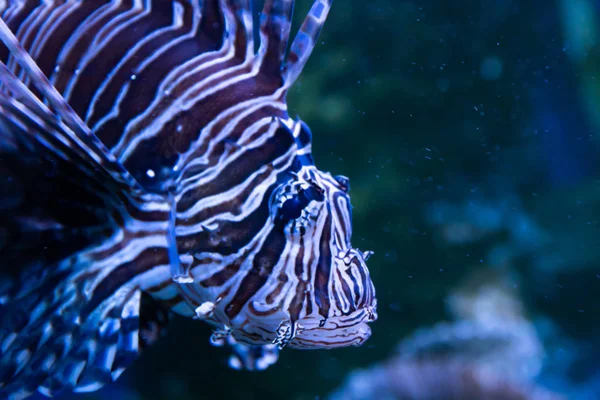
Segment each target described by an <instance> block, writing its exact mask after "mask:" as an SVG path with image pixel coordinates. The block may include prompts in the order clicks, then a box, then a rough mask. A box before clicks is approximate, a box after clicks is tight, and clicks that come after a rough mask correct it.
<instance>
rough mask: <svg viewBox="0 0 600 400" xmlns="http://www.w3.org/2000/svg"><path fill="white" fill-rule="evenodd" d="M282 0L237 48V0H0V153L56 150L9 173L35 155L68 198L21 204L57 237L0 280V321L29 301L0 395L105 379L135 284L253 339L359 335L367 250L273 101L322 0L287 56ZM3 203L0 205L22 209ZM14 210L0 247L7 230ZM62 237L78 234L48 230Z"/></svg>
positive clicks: (240, 36)
mask: <svg viewBox="0 0 600 400" xmlns="http://www.w3.org/2000/svg"><path fill="white" fill-rule="evenodd" d="M293 3H294V2H293V1H292V0H267V1H266V2H265V6H264V9H263V13H262V16H261V19H260V27H259V30H258V32H259V37H260V43H259V46H258V51H255V44H254V27H253V18H252V11H251V7H250V0H220V1H217V0H204V1H190V0H173V1H166V0H130V1H126V0H121V1H117V0H114V1H101V0H87V1H85V0H84V1H75V0H65V1H31V0H9V1H6V2H0V7H1V8H0V15H1V16H2V19H3V21H4V22H5V25H4V24H2V25H3V26H0V32H1V36H2V41H3V42H4V43H5V44H6V46H7V48H6V49H4V48H0V59H2V60H3V61H4V63H5V65H6V67H4V64H3V65H2V67H3V68H2V69H0V78H1V81H2V84H3V88H4V91H2V92H0V107H1V109H2V116H1V118H0V125H1V126H2V127H3V128H4V130H3V133H2V135H3V136H0V139H1V142H0V144H2V147H0V150H1V151H2V152H3V153H6V154H14V155H15V157H18V156H19V155H21V154H23V153H24V152H26V151H29V152H30V153H31V157H35V156H36V155H41V156H47V157H46V159H52V158H56V157H57V155H59V156H60V157H59V158H60V162H58V163H55V162H50V161H49V162H47V163H46V164H44V165H42V166H35V167H29V166H28V167H27V168H28V169H26V170H25V173H26V174H25V175H26V176H28V177H31V176H38V175H37V174H38V172H39V171H40V170H41V169H48V170H50V171H51V172H52V176H53V177H52V179H51V182H52V183H53V184H54V183H55V184H56V186H52V185H49V187H48V189H47V193H44V194H45V195H46V196H48V197H49V198H50V197H53V196H56V197H57V198H60V199H61V202H62V204H66V205H69V206H73V207H75V206H76V205H79V204H81V203H83V204H84V205H85V206H82V207H81V210H79V209H77V212H74V215H73V216H68V215H64V214H65V213H64V212H59V211H58V210H57V205H56V204H54V203H52V204H49V205H48V206H47V207H46V209H43V210H42V211H43V212H42V214H41V216H37V215H36V217H35V218H33V226H34V227H35V228H34V229H35V230H36V231H44V233H45V236H44V237H43V238H44V240H47V238H48V237H50V238H51V239H53V240H54V241H55V242H56V243H57V247H59V245H60V246H62V250H61V251H58V250H57V251H55V252H53V251H50V252H49V254H50V256H48V258H47V259H44V260H43V262H42V263H39V262H38V263H37V264H38V266H36V263H35V261H36V260H34V259H29V258H27V259H26V261H27V262H26V263H25V264H26V265H29V268H30V269H31V270H36V271H37V269H40V270H41V273H40V274H41V276H40V278H39V279H23V278H19V279H17V280H16V282H17V283H15V284H14V285H13V286H12V287H10V288H9V289H7V290H5V292H2V289H1V288H0V300H2V299H4V303H6V305H5V306H2V307H1V308H0V316H2V317H3V318H4V317H5V316H8V317H11V316H16V315H18V314H19V315H20V314H23V312H29V311H31V309H32V308H34V309H35V310H37V312H36V313H34V314H33V315H32V316H31V317H30V318H21V319H19V320H18V321H16V322H15V323H11V324H10V325H5V326H3V327H2V331H0V342H2V343H0V345H1V346H2V350H3V356H2V357H3V358H2V361H1V362H0V393H3V394H8V393H11V395H12V396H14V398H19V396H21V394H23V395H25V394H28V393H30V392H31V391H34V390H36V389H37V390H39V391H41V392H43V393H47V394H56V393H58V392H60V391H61V390H63V389H65V388H71V389H74V390H77V391H90V390H94V389H96V388H97V387H99V386H101V385H102V384H103V383H105V382H109V381H111V380H114V379H116V378H117V377H118V375H119V374H120V373H121V372H122V371H123V370H124V368H125V367H126V366H127V364H128V363H129V362H130V361H131V360H132V359H133V357H134V356H135V355H136V354H137V353H138V352H139V350H140V347H141V345H140V343H139V335H140V317H139V314H140V312H142V311H143V310H142V311H140V299H141V296H144V295H143V294H142V293H149V294H150V295H151V296H152V297H153V298H154V299H155V300H158V301H160V302H161V304H163V305H166V306H168V307H169V308H171V309H173V310H174V311H176V312H178V313H180V314H183V315H188V316H197V317H201V318H203V319H205V320H206V321H207V322H209V323H211V324H213V325H214V326H215V327H217V328H218V329H219V332H221V333H225V334H230V335H232V336H233V337H234V338H235V340H237V341H240V342H243V343H249V344H253V345H264V344H269V343H272V342H275V343H276V344H278V345H280V346H284V345H286V344H287V345H289V346H291V347H296V348H321V347H339V346H346V345H349V344H360V343H362V342H363V341H364V340H366V339H367V338H368V337H369V335H370V330H369V328H368V327H367V326H366V324H365V322H368V321H372V320H374V319H375V318H376V313H375V308H376V300H375V291H374V288H373V285H372V282H371V280H370V278H369V273H368V270H367V268H366V266H365V260H366V258H367V257H368V255H369V253H363V252H361V251H360V250H358V249H353V248H352V247H351V245H350V238H351V206H350V201H349V197H348V195H347V190H348V182H347V180H346V179H345V178H343V177H335V178H334V177H332V176H331V175H329V174H327V173H323V172H321V171H319V170H318V169H317V168H316V167H315V166H314V163H313V160H312V157H311V144H310V142H311V134H310V131H309V130H308V128H307V127H306V125H305V124H304V123H302V122H301V121H296V120H293V119H291V118H290V117H289V116H288V114H287V105H286V103H285V94H286V92H287V90H288V89H289V87H290V86H291V85H292V84H293V82H294V81H295V80H296V79H297V77H298V75H299V74H300V72H301V70H302V68H303V66H304V65H305V63H306V62H307V60H308V57H309V55H310V53H311V51H312V50H313V48H314V45H315V40H316V37H317V36H318V33H319V31H320V29H321V27H322V25H323V23H324V21H325V18H326V16H327V14H328V12H329V8H330V6H331V0H318V1H316V2H315V3H314V5H313V7H312V9H311V11H310V13H309V15H308V17H307V18H306V20H305V22H304V23H303V25H302V26H301V28H300V31H299V33H298V34H297V35H296V37H295V39H294V40H293V41H292V43H291V45H290V48H289V53H288V54H287V55H286V49H287V47H288V38H289V34H290V25H291V14H292V8H293ZM11 32H14V34H15V36H16V40H15V39H14V38H13V37H12V34H11ZM17 41H18V42H17ZM21 46H22V47H21ZM38 66H39V69H38V68H37V67H38ZM46 77H47V79H46ZM39 99H46V103H43V102H41V101H40V100H39ZM1 167H2V165H1V164H0V168H1ZM19 173H20V172H19ZM13 174H14V175H15V178H19V176H17V175H18V173H17V172H13ZM28 185H29V186H28ZM28 185H25V186H26V187H25V189H24V190H25V193H26V194H27V195H29V196H30V197H31V196H35V190H36V187H37V181H35V180H34V182H31V183H29V184H28ZM65 185H74V187H77V188H78V191H75V190H73V193H70V192H69V193H66V192H64V191H60V190H59V188H60V187H64V186H65ZM69 187H72V186H69ZM315 191H316V193H318V196H317V197H318V198H317V197H314V196H315V195H313V197H310V196H308V195H307V194H306V193H313V192H315ZM307 196H308V197H307ZM286 201H287V202H288V203H286ZM294 201H296V202H297V203H298V204H300V205H298V206H294V207H296V208H294V207H292V206H289V204H292V203H294ZM15 202H16V203H15V204H16V205H15V206H14V207H12V209H11V215H8V213H7V214H6V215H5V214H0V216H2V217H3V218H8V219H11V218H12V219H14V217H13V216H12V215H19V216H21V215H23V216H25V217H28V216H31V215H32V209H31V205H30V204H29V203H27V202H23V201H21V202H18V201H16V200H15ZM90 202H91V203H90ZM294 204H295V203H294ZM286 207H288V208H289V207H292V211H291V213H292V214H293V213H295V212H297V213H298V216H297V217H294V218H288V216H287V214H286V211H282V210H284V209H285V208H286ZM15 211H16V212H15ZM1 212H2V211H1V210H0V213H1ZM36 212H37V211H36ZM7 215H8V216H7ZM290 215H291V214H290ZM294 215H295V214H294ZM282 216H283V217H282ZM83 217H85V218H86V221H87V223H86V224H83V226H79V225H78V221H77V218H80V219H81V218H83ZM11 222H13V221H12V220H11ZM48 222H50V225H51V226H53V227H54V228H53V229H52V230H48V229H46V228H45V227H46V226H48ZM80 225H81V224H80ZM14 226H15V228H14V230H15V232H11V231H9V240H8V243H11V240H12V244H13V245H18V246H23V243H22V242H23V240H21V239H20V238H21V237H23V236H24V233H23V232H20V231H18V228H16V225H14ZM57 227H58V229H57ZM46 231H48V232H46ZM76 233H77V235H79V236H78V237H80V236H82V235H83V236H85V237H86V238H87V239H86V240H79V241H68V240H66V239H65V238H67V239H68V238H70V237H74V236H77V235H76ZM11 234H12V236H11ZM34 245H39V246H41V245H42V243H37V242H33V244H31V246H32V247H31V250H36V248H35V246H34ZM65 246H66V247H65ZM65 249H67V250H65ZM19 257H21V258H19ZM9 260H10V261H11V263H15V264H16V263H19V262H21V261H23V258H22V256H20V255H14V256H13V258H12V259H10V258H9ZM21 264H22V263H21ZM40 265H41V267H40ZM173 278H175V281H174V280H173ZM43 290H45V292H44V291H43ZM49 293H50V294H49ZM17 302H20V303H21V304H20V305H19V306H16V305H15V304H16V303H17ZM0 303H1V302H0ZM207 304H208V305H210V307H209V312H207V313H203V312H199V310H204V309H205V308H206V307H204V308H203V306H206V305H207ZM65 310H70V311H71V313H72V314H68V313H66V312H65ZM65 315H67V316H68V315H73V318H72V319H69V320H68V321H65V318H66V317H64V316H65ZM8 317H7V318H8ZM34 317H35V318H34ZM147 319H148V318H147ZM150 319H152V318H150ZM65 322H68V324H67V323H65ZM125 322H126V323H125ZM144 322H146V321H144ZM61 324H62V325H61ZM57 325H61V326H62V327H63V328H64V331H57V330H56V329H55V326H57ZM18 331H25V332H29V333H31V335H32V336H31V337H33V336H35V334H37V333H40V332H41V333H44V332H48V333H44V335H42V336H41V338H42V339H40V340H39V341H35V340H33V341H32V340H28V339H27V338H23V339H22V338H21V337H18V336H15V335H14V334H15V332H18ZM46 336H47V337H46ZM48 344H50V345H52V346H50V347H49V348H52V349H54V348H55V347H56V350H52V351H43V352H42V351H40V349H41V348H42V346H48ZM24 351H26V352H27V353H23V352H24ZM7 360H9V361H7ZM40 364H43V365H44V366H45V367H44V368H43V369H40V368H39V365H40Z"/></svg>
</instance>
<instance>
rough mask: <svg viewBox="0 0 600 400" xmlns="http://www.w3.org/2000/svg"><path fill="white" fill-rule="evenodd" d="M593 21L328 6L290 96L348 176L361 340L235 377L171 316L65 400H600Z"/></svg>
mask: <svg viewBox="0 0 600 400" xmlns="http://www.w3.org/2000/svg"><path fill="white" fill-rule="evenodd" d="M256 3H257V4H256V7H255V9H256V10H260V8H261V4H259V3H261V2H260V1H257V2H256ZM311 3H312V2H311V1H310V0H298V1H297V6H296V15H295V16H296V18H295V19H296V21H297V22H299V21H300V20H301V19H302V18H304V16H305V15H306V12H307V10H308V8H309V7H310V5H311ZM599 24H600V2H598V1H596V0H543V1H542V0H528V1H523V0H521V1H519V0H503V1H497V0H484V1H481V0H461V1H455V0H419V1H417V0H369V1H359V0H337V1H335V2H334V6H333V9H332V11H331V14H330V16H329V19H328V21H327V24H326V25H325V29H324V31H323V33H322V35H321V37H320V44H319V45H318V47H317V49H316V50H315V52H314V54H313V56H312V58H311V61H310V62H309V64H308V66H307V68H306V70H305V71H304V73H303V75H302V76H301V78H300V81H299V82H298V84H297V85H296V86H295V87H294V88H293V90H292V92H291V93H290V96H289V97H290V98H289V101H290V109H291V114H292V115H295V114H297V115H298V116H300V117H301V118H302V119H303V120H304V121H306V122H307V123H308V124H309V126H310V127H311V129H312V131H313V136H314V143H313V150H314V155H315V160H316V163H317V166H318V167H319V168H320V169H321V170H325V171H331V172H332V173H335V174H343V175H346V176H348V177H350V179H351V196H352V201H353V204H354V207H355V210H354V237H353V244H354V245H355V246H357V247H359V248H361V249H368V250H373V251H374V252H375V255H374V256H373V257H372V258H371V259H370V260H369V267H370V270H371V274H372V278H373V281H374V283H375V285H376V289H377V297H378V300H379V309H378V313H379V320H378V321H377V322H376V323H374V324H373V325H372V329H373V335H372V337H371V339H370V340H369V341H368V342H367V343H366V344H365V345H363V346H362V347H360V348H349V349H342V350H331V351H304V352H303V351H295V350H288V349H286V350H284V351H283V352H282V353H281V356H280V359H279V362H278V363H277V364H276V365H274V366H272V367H270V368H269V369H268V370H266V371H263V372H239V371H235V370H232V369H230V368H228V366H227V357H228V352H227V351H226V350H225V349H220V348H214V347H211V346H210V345H209V343H208V337H209V335H210V329H209V328H208V327H207V326H205V325H204V324H202V323H198V322H197V321H192V320H185V319H183V318H175V320H174V321H173V323H172V324H171V328H170V332H169V335H167V336H166V337H165V338H164V339H162V340H161V341H159V343H158V344H157V345H155V346H153V347H151V348H150V349H149V350H148V351H147V352H146V354H144V356H143V357H142V358H141V359H140V360H138V361H137V362H136V363H135V364H134V365H133V367H132V368H130V369H128V370H127V372H126V373H125V374H124V376H123V377H122V378H121V379H120V380H119V381H118V383H117V384H115V385H111V386H108V387H106V388H105V389H103V390H102V391H100V392H97V393H95V394H90V395H85V396H77V397H73V398H79V399H104V398H115V399H131V400H136V399H140V400H141V399H149V400H153V399H156V400H159V399H183V400H187V399H234V398H236V399H237V398H243V399H261V400H262V399H295V400H304V399H307V400H308V399H311V400H312V399H326V398H332V399H346V398H348V399H352V398H354V399H365V400H366V399H404V398H406V399H413V398H414V399H419V398H431V399H437V398H440V399H443V398H465V399H467V398H497V399H505V398H506V399H512V398H519V399H521V398H577V399H595V398H600V301H599V300H600V299H599V296H600V246H599V240H600V222H599V221H600V161H599V154H600V112H599V110H600V75H599V74H600V45H599V39H600V25H599Z"/></svg>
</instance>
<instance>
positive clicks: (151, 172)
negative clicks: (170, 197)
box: [146, 169, 156, 178]
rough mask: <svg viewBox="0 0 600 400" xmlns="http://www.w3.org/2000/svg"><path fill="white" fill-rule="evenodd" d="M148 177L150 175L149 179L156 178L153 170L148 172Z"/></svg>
mask: <svg viewBox="0 0 600 400" xmlns="http://www.w3.org/2000/svg"><path fill="white" fill-rule="evenodd" d="M146 175H148V177H149V178H154V177H155V176H156V173H154V171H153V170H151V169H149V170H148V171H146Z"/></svg>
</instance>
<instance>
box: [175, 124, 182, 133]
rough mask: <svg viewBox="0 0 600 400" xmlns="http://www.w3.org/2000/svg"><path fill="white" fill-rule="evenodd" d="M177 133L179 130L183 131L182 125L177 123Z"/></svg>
mask: <svg viewBox="0 0 600 400" xmlns="http://www.w3.org/2000/svg"><path fill="white" fill-rule="evenodd" d="M176 129H177V133H180V132H181V131H183V125H181V124H179V125H177V128H176Z"/></svg>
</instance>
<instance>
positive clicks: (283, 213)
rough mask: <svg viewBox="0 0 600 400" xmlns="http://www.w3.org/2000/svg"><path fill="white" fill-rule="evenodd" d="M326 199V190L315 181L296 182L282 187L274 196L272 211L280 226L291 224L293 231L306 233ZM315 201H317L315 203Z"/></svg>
mask: <svg viewBox="0 0 600 400" xmlns="http://www.w3.org/2000/svg"><path fill="white" fill-rule="evenodd" d="M324 200H325V194H324V190H323V189H322V188H320V187H319V186H317V185H316V184H315V183H313V182H302V183H300V182H294V183H292V184H288V185H285V186H282V187H280V188H279V189H278V190H277V191H276V193H275V196H274V200H273V203H272V206H271V207H272V213H273V215H274V217H275V223H276V224H277V225H279V226H280V227H285V226H287V225H288V224H290V222H291V224H290V226H291V229H292V232H296V231H298V232H300V233H301V234H304V232H306V229H307V228H308V226H309V225H310V224H311V222H312V221H314V220H316V219H317V217H318V213H319V210H320V206H319V205H317V204H318V203H321V202H323V201H324ZM313 202H316V204H315V203H313Z"/></svg>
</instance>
